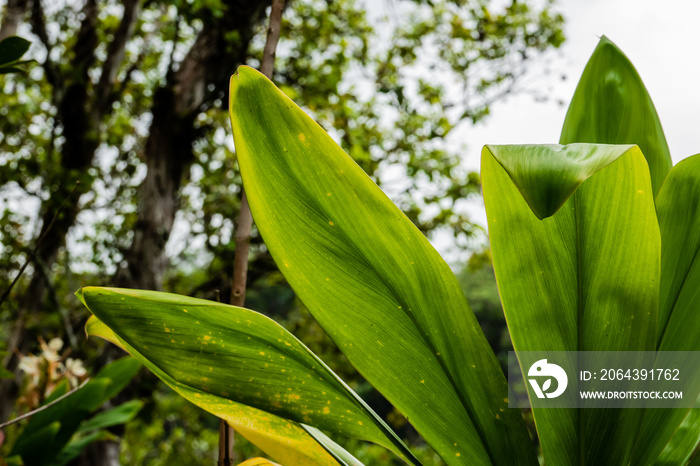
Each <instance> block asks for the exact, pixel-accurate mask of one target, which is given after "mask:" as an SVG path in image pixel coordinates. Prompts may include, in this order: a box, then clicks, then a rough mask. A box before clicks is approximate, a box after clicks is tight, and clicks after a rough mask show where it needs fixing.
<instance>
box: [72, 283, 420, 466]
mask: <svg viewBox="0 0 700 466" xmlns="http://www.w3.org/2000/svg"><path fill="white" fill-rule="evenodd" d="M76 294H77V295H78V297H79V298H80V300H81V301H82V302H83V304H85V306H86V307H87V308H88V309H89V310H90V312H92V313H93V314H94V316H93V317H92V318H91V319H90V320H89V321H88V324H87V331H88V334H90V335H97V336H100V337H102V338H105V339H107V340H109V341H112V342H114V343H115V344H117V345H119V346H121V347H123V348H124V349H125V350H126V351H128V352H129V353H131V354H132V355H134V356H135V357H136V358H138V359H139V360H140V361H141V362H143V363H144V364H145V365H146V366H147V367H148V368H149V369H150V370H151V371H152V372H153V373H154V374H156V375H157V376H158V377H159V378H161V379H162V380H163V381H164V382H166V383H167V384H168V385H170V386H171V387H172V388H173V389H174V390H175V391H177V392H178V393H180V394H181V395H182V396H183V397H185V398H187V399H188V400H189V401H191V402H193V403H195V404H196V405H198V406H200V407H202V408H203V409H205V410H207V411H209V412H211V413H213V414H215V415H217V416H219V417H221V418H223V419H225V420H226V421H227V422H228V423H229V424H231V425H232V426H233V427H234V428H235V429H236V430H238V431H239V432H241V434H242V435H244V436H245V437H246V438H248V439H249V440H250V441H251V442H253V443H255V444H256V445H258V446H259V447H260V448H262V449H263V451H265V452H266V453H268V454H269V455H270V456H272V457H273V458H275V459H276V460H278V461H283V462H287V463H288V464H309V463H308V461H309V458H306V460H305V461H306V462H304V461H301V462H298V461H290V460H289V459H282V458H280V457H278V456H276V453H274V452H273V451H272V450H275V451H277V450H279V448H281V447H280V443H282V446H283V447H284V448H283V451H284V452H285V454H287V453H289V452H292V453H294V454H297V455H307V453H306V452H307V450H308V454H313V455H314V461H316V462H315V463H311V464H335V463H334V462H329V461H328V457H327V455H326V454H321V453H320V452H319V448H320V447H319V446H318V445H317V444H315V443H314V441H313V439H311V438H310V437H309V435H308V434H307V433H305V431H304V430H303V428H302V427H301V425H300V424H299V423H304V424H309V425H313V426H315V427H318V428H320V429H324V430H326V431H328V432H331V433H334V434H338V435H344V436H348V437H354V438H359V439H362V440H367V441H371V442H375V443H378V444H380V445H382V446H384V447H386V448H388V449H390V450H392V451H393V452H395V453H396V454H397V455H399V456H401V457H402V458H404V459H405V460H406V461H407V462H411V463H413V464H419V463H418V461H417V460H416V459H415V458H414V457H413V456H412V454H411V453H410V451H409V450H408V449H407V448H406V446H405V445H404V444H403V443H402V442H401V440H400V439H399V438H398V437H397V436H396V434H394V433H393V431H391V429H389V427H387V426H386V424H385V423H384V422H383V421H382V420H381V419H380V418H379V417H378V416H377V415H376V414H375V413H374V412H373V411H372V410H371V409H370V408H369V407H368V406H367V405H366V404H365V403H364V402H363V401H362V399H360V398H359V397H358V396H357V395H356V394H355V393H354V392H353V391H352V390H351V389H350V388H349V387H348V386H347V385H346V384H345V383H343V382H342V381H341V380H340V379H339V378H338V376H336V375H335V374H334V373H333V372H332V371H331V370H330V369H329V368H328V367H327V366H326V365H325V364H324V363H323V362H322V361H321V360H320V359H318V358H317V357H316V356H315V355H314V354H313V353H312V352H311V351H310V350H309V349H308V348H307V347H306V346H304V345H303V344H302V343H301V342H300V341H299V340H297V339H296V338H295V337H294V336H293V335H292V334H290V333H289V332H288V331H287V330H285V329H284V328H283V327H281V326H280V325H279V324H277V323H276V322H274V321H273V320H271V319H269V318H267V317H265V316H263V315H262V314H259V313H256V312H254V311H250V310H248V309H243V308H239V307H234V306H229V305H226V304H221V303H216V302H212V301H205V300H201V299H195V298H188V297H186V296H178V295H174V294H169V293H160V292H153V291H141V290H125V289H118V288H99V287H87V288H83V289H81V290H79V291H78V292H77V293H76ZM183 306H186V308H187V310H188V312H187V313H183V312H182V311H181V309H182V307H183ZM237 320H241V321H245V322H247V324H246V325H239V324H236V321H237ZM148 321H152V322H153V323H154V324H155V325H150V324H149V323H147V322H148ZM195 321H199V322H200V324H199V325H193V322H195ZM166 322H167V328H168V329H169V330H170V332H169V333H166V332H164V330H163V328H165V327H164V325H161V324H165V323H166ZM213 332H216V335H218V336H217V338H216V341H214V340H211V341H209V342H205V340H204V338H202V337H203V336H205V335H207V334H209V333H213ZM166 335H167V336H166ZM171 336H175V337H176V338H177V341H180V342H181V343H177V344H173V343H171V342H170V337H171ZM280 356H284V357H285V358H284V359H282V358H281V357H280ZM324 392H325V393H324ZM330 398H333V399H334V400H335V401H334V402H333V404H332V405H331V406H332V408H333V409H330V410H329V412H326V411H325V410H324V408H326V407H327V401H328V400H329V399H330ZM323 458H325V460H324V459H323Z"/></svg>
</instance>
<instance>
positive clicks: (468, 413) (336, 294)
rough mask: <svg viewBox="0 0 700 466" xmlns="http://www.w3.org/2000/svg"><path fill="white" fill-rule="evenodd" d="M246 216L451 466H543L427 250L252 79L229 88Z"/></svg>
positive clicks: (324, 137) (309, 301)
mask: <svg viewBox="0 0 700 466" xmlns="http://www.w3.org/2000/svg"><path fill="white" fill-rule="evenodd" d="M230 112H231V124H232V127H233V136H234V142H235V146H236V154H237V157H238V161H239V164H240V168H241V173H242V178H243V182H244V186H245V190H246V193H247V196H248V200H249V202H250V206H251V210H252V212H253V217H254V218H255V221H256V224H257V226H258V229H259V230H260V233H261V235H262V237H263V239H264V240H265V244H266V246H267V247H268V248H269V250H270V252H271V254H272V256H273V258H274V259H275V262H276V263H277V264H278V265H279V267H280V270H281V271H282V273H283V274H284V276H285V277H286V279H287V280H288V281H289V283H290V284H291V285H292V288H293V289H294V291H295V292H296V293H297V295H298V296H299V297H300V299H301V300H302V301H303V303H304V304H305V305H306V307H307V308H308V309H309V311H310V312H311V314H312V315H313V316H314V318H315V319H316V320H317V321H318V322H319V323H320V325H321V326H322V327H323V329H324V330H325V331H326V332H327V333H328V334H329V335H330V337H331V338H332V339H333V340H334V341H335V343H336V344H337V345H338V347H339V348H340V349H341V351H343V353H344V354H345V355H346V356H347V357H348V359H349V360H350V362H351V363H352V364H353V365H354V366H355V367H356V368H357V369H358V371H359V372H360V373H361V374H362V375H363V376H364V377H365V378H366V379H367V380H368V381H369V382H370V383H371V384H372V385H374V386H375V387H376V388H377V389H378V390H379V391H380V392H381V393H382V394H383V395H384V396H385V397H386V398H387V399H388V400H389V401H390V402H391V403H393V404H394V405H395V406H396V407H397V408H398V409H399V410H400V411H401V412H402V413H403V414H404V415H406V417H407V418H408V419H409V421H410V422H411V423H412V424H413V425H414V426H415V428H416V429H417V430H418V432H419V433H420V434H421V435H422V436H423V438H425V440H426V441H427V442H428V443H430V444H431V446H432V447H433V448H434V449H435V451H436V452H437V453H438V454H439V455H440V456H441V457H442V459H443V460H444V461H445V462H446V463H448V464H497V465H506V464H507V465H514V464H527V465H534V464H537V460H536V457H535V455H534V452H533V449H532V444H531V441H530V438H529V435H528V433H527V430H526V428H525V425H524V422H523V420H522V417H521V414H520V412H519V411H518V410H512V409H508V405H507V400H506V398H507V393H508V392H507V385H506V381H505V377H504V376H503V373H502V372H501V369H500V366H499V364H498V361H497V360H496V357H495V356H494V354H493V352H492V350H491V348H490V347H489V345H488V343H487V341H486V339H485V338H484V335H483V332H482V331H481V328H480V327H479V324H478V322H477V321H476V318H475V317H474V314H473V313H472V312H471V310H470V308H469V305H468V304H467V302H466V299H465V298H464V295H463V294H462V291H461V289H460V287H459V284H458V282H457V280H456V278H455V276H454V274H453V273H452V271H451V270H450V268H449V267H448V265H447V264H446V263H445V262H444V261H443V260H442V258H441V257H440V256H439V254H438V253H437V252H436V251H435V249H434V248H433V247H432V246H431V245H430V243H429V242H428V240H427V239H426V238H425V237H424V236H423V235H422V234H421V233H420V231H419V230H418V229H417V228H416V227H415V226H414V225H413V224H412V223H411V222H410V221H409V220H408V219H407V218H406V216H405V215H404V214H403V213H402V212H401V211H400V210H399V209H398V208H397V207H396V206H395V205H394V204H393V203H392V202H391V201H390V200H389V199H388V198H387V197H386V196H385V195H384V194H383V193H382V192H381V190H380V189H379V188H378V187H377V186H376V185H375V184H374V183H373V182H372V181H371V180H370V179H369V177H368V176H367V175H366V174H365V173H364V172H363V171H362V170H361V169H360V167H359V166H358V165H357V164H356V163H355V162H354V161H353V160H352V159H351V158H350V157H349V156H348V155H347V154H345V153H344V152H343V151H342V150H341V149H340V147H338V145H336V144H335V142H333V140H332V139H331V138H330V136H328V134H326V132H325V131H323V129H322V128H321V127H320V126H319V125H318V124H316V123H315V122H314V121H313V120H312V119H311V118H309V117H308V116H307V115H306V114H305V113H304V112H303V111H302V110H301V109H300V108H299V107H297V106H296V105H295V104H294V102H292V101H291V100H290V99H289V98H288V97H287V96H285V95H284V94H283V93H282V92H281V91H280V90H279V89H277V88H276V87H275V86H274V85H273V84H272V83H271V82H270V81H269V80H268V79H267V78H265V77H264V76H263V75H262V74H260V73H258V72H256V71H255V70H253V69H251V68H247V67H240V68H239V69H238V72H237V74H236V75H234V76H233V78H232V80H231V103H230Z"/></svg>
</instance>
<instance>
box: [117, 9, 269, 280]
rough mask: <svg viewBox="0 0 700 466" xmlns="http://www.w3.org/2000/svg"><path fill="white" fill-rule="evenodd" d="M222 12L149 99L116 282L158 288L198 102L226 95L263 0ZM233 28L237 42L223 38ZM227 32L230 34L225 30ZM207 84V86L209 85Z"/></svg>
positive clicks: (188, 157) (194, 135)
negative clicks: (132, 216) (137, 184)
mask: <svg viewBox="0 0 700 466" xmlns="http://www.w3.org/2000/svg"><path fill="white" fill-rule="evenodd" d="M225 4H226V6H227V7H228V8H227V13H226V15H225V16H224V17H223V18H221V19H212V21H211V24H209V25H205V26H204V28H203V29H202V32H201V33H200V34H199V36H198V37H197V40H196V41H195V43H194V44H193V45H192V48H191V49H190V51H189V52H188V54H187V56H186V57H185V58H184V59H183V61H182V63H181V64H180V66H179V68H178V71H177V72H176V73H173V74H171V76H170V78H169V79H168V81H167V83H166V84H165V86H163V87H162V88H160V89H159V90H158V91H157V93H156V94H155V96H154V99H153V122H152V124H151V128H150V132H149V136H148V141H147V142H146V147H145V151H144V158H145V160H146V166H147V168H148V171H147V173H146V178H145V179H144V181H143V183H142V184H141V188H140V197H139V199H140V209H139V213H138V220H137V222H136V226H135V228H134V239H133V242H132V244H131V246H130V248H129V249H128V251H127V252H126V253H125V262H126V264H125V265H124V266H123V267H122V268H120V270H119V271H118V273H117V275H116V277H115V283H116V284H117V286H123V287H129V288H142V289H153V290H159V289H161V288H162V285H163V276H164V274H165V270H166V268H167V259H166V257H165V245H166V243H167V242H168V238H169V237H170V233H171V232H172V228H173V223H174V221H175V214H176V213H177V210H178V194H179V190H180V186H181V183H182V179H183V176H185V175H186V173H187V171H188V170H189V168H190V165H191V163H192V161H193V158H194V155H193V149H192V144H193V143H194V142H195V140H196V139H197V131H196V130H195V128H194V121H195V118H196V116H197V114H198V113H199V112H200V110H201V108H202V106H203V105H210V104H211V103H212V101H213V100H214V99H215V98H221V97H224V99H223V100H224V101H225V100H226V99H225V96H226V95H227V94H228V81H229V78H230V77H231V75H232V74H233V73H234V72H235V71H236V67H237V66H238V65H240V64H242V63H244V62H245V58H246V55H247V50H248V43H249V42H250V40H251V39H252V36H253V29H254V27H255V25H256V24H258V23H259V22H260V21H262V19H263V18H264V15H265V9H266V7H267V6H268V5H269V4H270V2H269V1H267V2H265V1H256V0H248V1H240V0H239V1H228V2H225ZM233 31H236V32H238V40H237V42H236V43H233V44H231V43H230V42H227V41H226V36H227V33H230V32H233ZM229 36H230V34H229ZM212 85H213V88H211V87H210V86H212Z"/></svg>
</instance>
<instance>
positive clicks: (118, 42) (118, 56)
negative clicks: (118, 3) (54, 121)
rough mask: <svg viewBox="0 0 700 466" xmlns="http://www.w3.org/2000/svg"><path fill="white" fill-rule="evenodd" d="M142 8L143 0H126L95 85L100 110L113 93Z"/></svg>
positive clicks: (94, 106)
mask: <svg viewBox="0 0 700 466" xmlns="http://www.w3.org/2000/svg"><path fill="white" fill-rule="evenodd" d="M140 10H141V0H126V1H125V2H124V15H123V16H122V20H121V23H119V27H118V28H117V31H116V32H115V33H114V37H113V38H112V41H111V42H110V43H109V45H108V46H107V58H105V61H104V63H102V74H101V75H100V80H99V81H98V82H97V85H96V86H95V103H94V105H93V108H94V109H95V110H96V111H97V112H99V111H101V110H103V109H104V108H106V106H107V103H108V102H109V100H110V95H111V93H112V86H114V83H115V82H116V80H117V74H118V73H119V68H120V66H121V64H122V62H123V61H124V52H125V50H126V44H127V42H129V39H130V38H131V35H132V34H133V32H134V27H135V25H136V20H137V18H138V16H139V11H140Z"/></svg>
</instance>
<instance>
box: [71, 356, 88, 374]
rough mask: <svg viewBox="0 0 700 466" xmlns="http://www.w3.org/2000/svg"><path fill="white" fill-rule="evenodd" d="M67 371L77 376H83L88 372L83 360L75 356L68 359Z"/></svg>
mask: <svg viewBox="0 0 700 466" xmlns="http://www.w3.org/2000/svg"><path fill="white" fill-rule="evenodd" d="M66 372H69V373H71V374H73V375H74V376H76V377H83V376H84V375H85V374H87V371H86V370H85V366H83V361H81V360H80V359H73V358H68V359H66Z"/></svg>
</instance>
